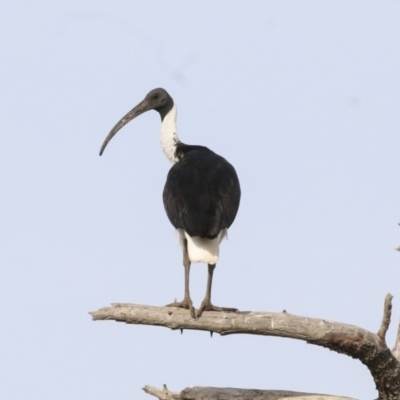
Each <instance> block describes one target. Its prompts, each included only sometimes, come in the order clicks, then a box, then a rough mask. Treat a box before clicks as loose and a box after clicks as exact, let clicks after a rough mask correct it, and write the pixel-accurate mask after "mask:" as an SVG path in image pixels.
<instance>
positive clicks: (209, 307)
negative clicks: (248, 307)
mask: <svg viewBox="0 0 400 400" xmlns="http://www.w3.org/2000/svg"><path fill="white" fill-rule="evenodd" d="M203 311H225V312H236V311H238V309H237V308H230V307H217V306H214V305H213V304H212V303H211V301H210V300H203V302H202V303H201V306H200V308H199V309H198V310H197V313H196V318H200V317H201V314H203Z"/></svg>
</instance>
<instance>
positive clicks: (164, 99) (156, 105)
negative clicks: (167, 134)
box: [144, 88, 174, 120]
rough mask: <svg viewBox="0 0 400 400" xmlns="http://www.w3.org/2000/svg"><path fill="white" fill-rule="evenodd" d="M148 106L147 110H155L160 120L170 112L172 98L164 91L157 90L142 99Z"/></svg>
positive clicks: (172, 104) (172, 103)
mask: <svg viewBox="0 0 400 400" xmlns="http://www.w3.org/2000/svg"><path fill="white" fill-rule="evenodd" d="M144 101H147V102H148V104H149V110H156V111H158V112H159V113H160V116H161V120H163V119H164V117H165V116H166V115H167V114H168V113H169V112H170V110H171V108H172V107H173V106H174V101H173V100H172V97H171V96H170V95H169V94H168V92H167V91H166V90H165V89H162V88H157V89H153V90H152V91H150V92H149V93H148V94H147V96H146V97H145V98H144Z"/></svg>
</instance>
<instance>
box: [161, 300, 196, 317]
mask: <svg viewBox="0 0 400 400" xmlns="http://www.w3.org/2000/svg"><path fill="white" fill-rule="evenodd" d="M166 307H176V308H183V309H185V310H190V315H191V316H192V318H193V319H196V312H195V309H194V307H193V303H192V300H186V299H184V300H182V301H175V302H173V303H170V304H167V305H166Z"/></svg>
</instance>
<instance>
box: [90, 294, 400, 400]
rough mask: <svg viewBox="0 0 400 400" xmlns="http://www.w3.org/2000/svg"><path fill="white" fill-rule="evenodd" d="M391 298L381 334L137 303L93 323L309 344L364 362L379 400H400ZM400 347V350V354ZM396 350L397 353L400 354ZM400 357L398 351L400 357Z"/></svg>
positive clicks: (104, 312) (96, 315)
mask: <svg viewBox="0 0 400 400" xmlns="http://www.w3.org/2000/svg"><path fill="white" fill-rule="evenodd" d="M391 298H392V297H391V295H388V296H387V297H386V301H385V311H384V317H383V320H382V324H381V329H380V330H379V334H380V335H379V336H378V335H377V334H374V333H372V332H369V331H367V330H365V329H363V328H359V327H357V326H353V325H347V324H342V323H338V322H332V321H326V320H323V319H315V318H308V317H301V316H297V315H293V314H289V313H287V312H282V313H267V312H250V311H248V312H229V313H228V312H204V313H203V315H202V316H201V318H200V319H197V320H196V319H193V318H192V317H191V316H190V313H189V312H188V311H187V310H182V309H179V308H172V307H152V306H146V305H135V304H112V307H105V308H102V309H100V310H98V311H94V312H91V313H90V314H91V315H92V318H93V320H114V321H120V322H126V323H128V324H141V325H157V326H164V327H167V328H171V329H196V330H203V331H209V332H217V333H219V334H220V335H223V336H224V335H231V334H251V335H264V336H281V337H286V338H292V339H298V340H304V341H306V342H307V343H310V344H314V345H317V346H322V347H326V348H328V349H331V350H334V351H337V352H338V353H343V354H346V355H348V356H350V357H353V358H356V359H358V360H360V361H361V362H362V363H363V364H365V365H366V366H367V367H368V369H369V370H370V372H371V375H372V377H373V379H374V381H375V384H376V388H377V390H378V392H379V400H398V399H400V362H399V361H398V359H397V358H396V357H395V356H394V355H393V354H392V352H391V351H390V350H389V348H388V347H387V345H386V342H385V340H382V338H384V337H385V334H386V331H387V328H388V326H389V323H390V309H391ZM399 347H400V345H399V344H398V343H397V345H396V346H395V348H396V349H397V350H398V349H399ZM397 350H396V351H397ZM396 354H397V353H396Z"/></svg>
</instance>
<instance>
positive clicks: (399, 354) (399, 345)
mask: <svg viewBox="0 0 400 400" xmlns="http://www.w3.org/2000/svg"><path fill="white" fill-rule="evenodd" d="M392 353H393V355H394V357H396V359H397V360H398V361H400V322H399V326H398V328H397V335H396V342H395V344H394V347H393V349H392Z"/></svg>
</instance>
